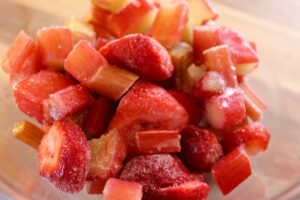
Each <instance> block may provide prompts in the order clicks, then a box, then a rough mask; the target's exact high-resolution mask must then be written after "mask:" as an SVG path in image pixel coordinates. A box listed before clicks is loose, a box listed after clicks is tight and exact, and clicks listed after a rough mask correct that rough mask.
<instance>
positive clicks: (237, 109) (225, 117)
mask: <svg viewBox="0 0 300 200" xmlns="http://www.w3.org/2000/svg"><path fill="white" fill-rule="evenodd" d="M205 117H206V120H207V122H208V123H209V124H210V125H211V126H212V127H213V128H215V129H226V128H230V127H232V126H234V125H237V124H238V123H240V122H241V121H242V120H243V119H244V118H245V117H246V108H245V103H244V97H243V94H242V93H241V91H240V90H238V89H231V88H229V89H227V90H226V91H225V92H224V93H223V94H222V95H219V96H213V97H211V98H210V99H208V100H207V101H206V102H205Z"/></svg>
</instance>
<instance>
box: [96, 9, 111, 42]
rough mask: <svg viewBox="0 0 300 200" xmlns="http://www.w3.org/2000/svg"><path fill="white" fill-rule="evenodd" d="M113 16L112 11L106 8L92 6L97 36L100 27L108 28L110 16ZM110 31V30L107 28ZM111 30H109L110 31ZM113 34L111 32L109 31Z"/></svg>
mask: <svg viewBox="0 0 300 200" xmlns="http://www.w3.org/2000/svg"><path fill="white" fill-rule="evenodd" d="M110 17H111V12H109V11H107V10H104V9H102V8H100V7H98V6H93V8H92V20H91V21H92V24H93V25H94V29H95V31H96V33H97V36H98V37H99V34H98V30H97V29H98V28H99V29H103V30H106V28H107V27H108V25H109V18H110ZM106 31H108V30H106ZM108 32H109V31H108ZM109 35H111V33H109Z"/></svg>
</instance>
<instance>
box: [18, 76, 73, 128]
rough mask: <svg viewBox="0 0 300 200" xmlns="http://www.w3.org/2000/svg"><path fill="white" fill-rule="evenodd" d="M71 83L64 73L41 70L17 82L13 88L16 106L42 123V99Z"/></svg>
mask: <svg viewBox="0 0 300 200" xmlns="http://www.w3.org/2000/svg"><path fill="white" fill-rule="evenodd" d="M70 85H72V82H71V81H70V80H69V79H68V78H67V77H65V76H64V75H62V74H60V73H58V72H54V71H48V70H42V71H40V72H38V73H36V74H33V75H31V76H29V77H27V78H25V79H24V80H22V81H20V82H18V83H17V84H16V85H15V86H14V88H13V94H14V98H15V102H16V105H17V107H18V108H19V109H20V110H21V111H22V112H24V113H25V114H26V115H28V116H30V117H32V118H34V119H36V120H37V121H38V122H40V123H42V122H43V120H44V112H43V101H44V100H46V99H48V98H49V95H50V94H53V93H55V92H57V91H59V90H62V89H64V88H66V87H68V86H70Z"/></svg>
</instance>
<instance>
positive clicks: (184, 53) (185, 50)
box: [169, 42, 193, 89]
mask: <svg viewBox="0 0 300 200" xmlns="http://www.w3.org/2000/svg"><path fill="white" fill-rule="evenodd" d="M169 54H170V56H171V59H172V63H173V64H174V66H175V71H174V80H175V85H176V87H177V88H178V89H182V85H183V84H184V76H185V74H186V71H187V68H188V67H189V66H190V65H191V64H192V63H193V48H192V47H191V46H190V45H189V44H187V43H184V42H180V43H177V44H176V46H175V47H174V48H172V49H171V50H170V52H169Z"/></svg>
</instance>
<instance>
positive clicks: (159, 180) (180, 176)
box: [120, 154, 191, 200]
mask: <svg viewBox="0 0 300 200" xmlns="http://www.w3.org/2000/svg"><path fill="white" fill-rule="evenodd" d="M120 178H121V179H122V180H127V181H134V182H137V183H139V184H141V185H142V186H143V200H153V199H162V198H160V197H161V195H160V194H159V189H161V188H167V187H172V186H176V185H180V184H183V183H186V182H188V181H190V180H191V177H190V173H189V171H188V170H187V169H186V168H185V167H184V165H183V164H182V163H181V162H180V160H179V159H178V158H176V157H173V156H171V155H169V154H154V155H144V156H138V157H135V158H133V159H132V160H130V161H129V162H128V163H127V164H126V165H125V167H124V169H123V171H122V173H121V176H120Z"/></svg>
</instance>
